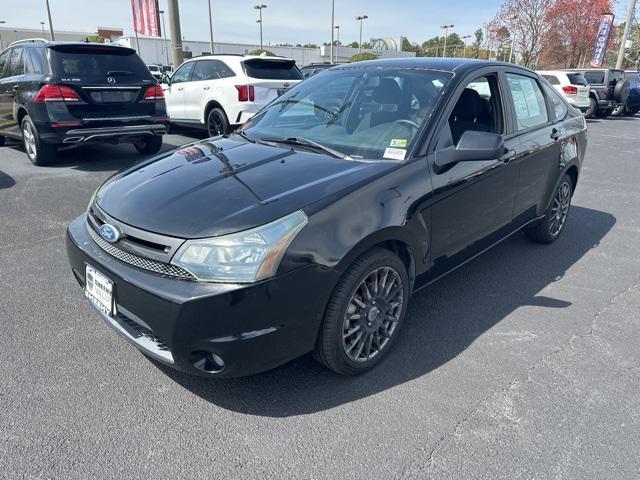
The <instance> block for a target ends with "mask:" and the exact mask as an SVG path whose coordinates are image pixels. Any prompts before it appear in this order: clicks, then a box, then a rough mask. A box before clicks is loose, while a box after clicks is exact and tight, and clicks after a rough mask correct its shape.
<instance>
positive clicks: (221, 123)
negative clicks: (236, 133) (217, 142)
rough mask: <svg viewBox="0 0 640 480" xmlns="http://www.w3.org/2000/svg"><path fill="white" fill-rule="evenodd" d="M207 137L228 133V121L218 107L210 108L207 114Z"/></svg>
mask: <svg viewBox="0 0 640 480" xmlns="http://www.w3.org/2000/svg"><path fill="white" fill-rule="evenodd" d="M205 125H206V127H207V132H208V133H209V137H218V136H220V135H226V134H228V133H229V121H228V120H227V116H226V115H225V113H224V112H223V111H222V109H220V108H217V107H216V108H212V109H211V110H210V111H209V113H208V114H207V119H206V123H205Z"/></svg>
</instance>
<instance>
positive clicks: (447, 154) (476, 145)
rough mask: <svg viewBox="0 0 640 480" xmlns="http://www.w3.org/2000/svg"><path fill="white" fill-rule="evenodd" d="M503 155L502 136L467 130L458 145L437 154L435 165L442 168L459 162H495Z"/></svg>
mask: <svg viewBox="0 0 640 480" xmlns="http://www.w3.org/2000/svg"><path fill="white" fill-rule="evenodd" d="M503 153H504V139H503V138H502V135H498V134H497V133H489V132H476V131H474V130H467V131H466V132H464V133H463V134H462V136H461V137H460V140H458V145H456V146H455V147H448V148H444V149H442V150H440V151H438V152H436V158H435V162H434V163H435V165H436V166H437V167H440V168H442V167H446V166H447V165H451V164H453V163H458V162H473V161H486V160H493V159H497V158H498V157H500V156H502V154H503Z"/></svg>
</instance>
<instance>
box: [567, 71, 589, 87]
mask: <svg viewBox="0 0 640 480" xmlns="http://www.w3.org/2000/svg"><path fill="white" fill-rule="evenodd" d="M567 78H568V79H569V82H571V85H582V86H583V87H584V86H587V85H588V83H587V80H586V78H584V75H582V74H581V73H567Z"/></svg>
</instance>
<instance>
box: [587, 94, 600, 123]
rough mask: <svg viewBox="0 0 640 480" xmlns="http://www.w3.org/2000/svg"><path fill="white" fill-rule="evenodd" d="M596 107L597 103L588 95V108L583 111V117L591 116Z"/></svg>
mask: <svg viewBox="0 0 640 480" xmlns="http://www.w3.org/2000/svg"><path fill="white" fill-rule="evenodd" d="M597 109H598V104H597V103H596V101H595V100H594V99H593V98H591V97H589V108H588V109H587V111H586V112H584V117H585V118H591V117H593V115H594V114H595V112H596V110H597Z"/></svg>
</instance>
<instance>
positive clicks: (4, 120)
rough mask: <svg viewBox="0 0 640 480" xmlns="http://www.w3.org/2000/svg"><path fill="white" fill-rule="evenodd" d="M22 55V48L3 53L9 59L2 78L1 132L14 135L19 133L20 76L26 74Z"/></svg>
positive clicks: (0, 86) (0, 103) (5, 62)
mask: <svg viewBox="0 0 640 480" xmlns="http://www.w3.org/2000/svg"><path fill="white" fill-rule="evenodd" d="M22 54H23V48H22V47H14V48H12V49H10V50H7V51H6V52H4V53H3V56H4V55H7V57H6V58H5V59H4V69H3V71H2V78H0V130H1V131H3V132H4V133H8V134H14V135H17V134H18V132H19V125H18V120H17V118H16V111H15V110H16V109H15V99H16V95H17V94H18V91H19V89H20V83H19V80H20V76H21V75H22V74H23V73H24V67H23V62H22Z"/></svg>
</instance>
